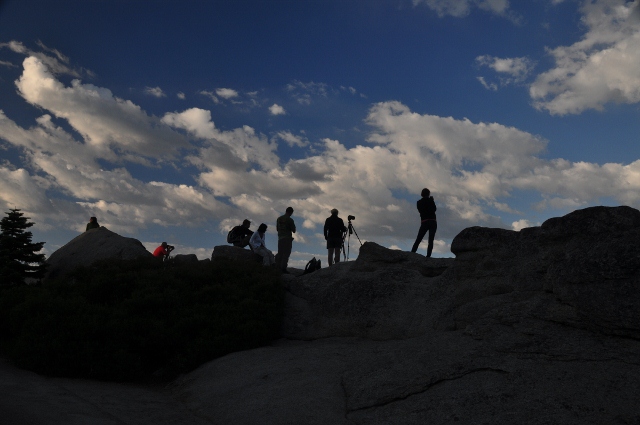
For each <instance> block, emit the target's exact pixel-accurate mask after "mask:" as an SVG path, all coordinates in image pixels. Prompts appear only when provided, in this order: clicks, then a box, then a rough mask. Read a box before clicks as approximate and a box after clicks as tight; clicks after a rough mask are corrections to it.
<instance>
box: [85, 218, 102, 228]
mask: <svg viewBox="0 0 640 425" xmlns="http://www.w3.org/2000/svg"><path fill="white" fill-rule="evenodd" d="M99 227H100V225H99V224H98V219H97V218H95V217H91V218H90V219H89V222H88V223H87V228H86V229H85V232H86V231H87V230H91V229H97V228H99Z"/></svg>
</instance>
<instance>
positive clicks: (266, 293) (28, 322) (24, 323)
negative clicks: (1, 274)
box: [0, 258, 284, 381]
mask: <svg viewBox="0 0 640 425" xmlns="http://www.w3.org/2000/svg"><path fill="white" fill-rule="evenodd" d="M283 304H284V291H283V288H282V285H281V283H280V281H279V278H278V274H277V272H275V271H274V270H271V269H270V268H265V267H263V266H261V265H258V264H255V265H254V264H248V263H236V262H231V261H212V262H199V263H197V264H195V263H192V264H188V265H187V264H185V265H174V266H172V265H170V264H169V265H167V264H166V263H164V264H163V263H161V262H159V261H157V260H156V259H155V258H152V259H138V260H130V261H119V260H118V261H116V260H109V261H103V262H100V263H97V264H95V265H94V266H92V267H88V268H80V269H78V270H76V271H75V272H73V273H72V274H70V275H67V276H66V277H65V278H63V279H59V280H56V281H52V282H47V283H44V284H43V285H39V286H19V287H12V288H0V340H1V342H2V346H3V352H4V354H5V355H7V356H8V357H10V358H11V359H12V360H13V361H14V362H15V363H16V364H17V365H18V366H20V367H23V368H26V369H30V370H33V371H35V372H38V373H42V374H47V375H54V376H67V377H83V378H92V379H102V380H114V381H125V380H126V381H133V380H148V379H150V378H154V379H170V378H173V377H175V376H177V374H179V373H182V372H187V371H190V370H192V369H194V368H196V367H197V366H198V365H200V364H202V363H204V362H207V361H209V360H212V359H214V358H216V357H220V356H223V355H225V354H228V353H230V352H234V351H239V350H245V349H249V348H255V347H259V346H261V345H265V344H267V343H268V342H269V341H271V340H272V339H274V338H277V337H278V332H279V327H280V323H281V320H282V314H283Z"/></svg>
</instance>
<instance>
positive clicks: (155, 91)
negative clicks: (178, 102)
mask: <svg viewBox="0 0 640 425" xmlns="http://www.w3.org/2000/svg"><path fill="white" fill-rule="evenodd" d="M144 93H145V94H148V95H149V96H154V97H166V96H167V95H166V94H164V92H163V91H162V89H161V88H160V87H145V88H144Z"/></svg>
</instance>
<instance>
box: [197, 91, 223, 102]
mask: <svg viewBox="0 0 640 425" xmlns="http://www.w3.org/2000/svg"><path fill="white" fill-rule="evenodd" d="M200 94H201V95H203V96H206V97H208V98H209V99H211V100H213V103H216V104H217V103H220V99H218V98H217V97H216V95H215V93H214V92H212V91H207V90H201V91H200Z"/></svg>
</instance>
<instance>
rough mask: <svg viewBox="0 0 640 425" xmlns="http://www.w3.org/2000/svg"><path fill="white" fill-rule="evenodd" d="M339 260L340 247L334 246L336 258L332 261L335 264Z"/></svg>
mask: <svg viewBox="0 0 640 425" xmlns="http://www.w3.org/2000/svg"><path fill="white" fill-rule="evenodd" d="M339 262H340V247H339V246H337V247H336V258H335V259H334V263H335V264H337V263H339Z"/></svg>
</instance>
